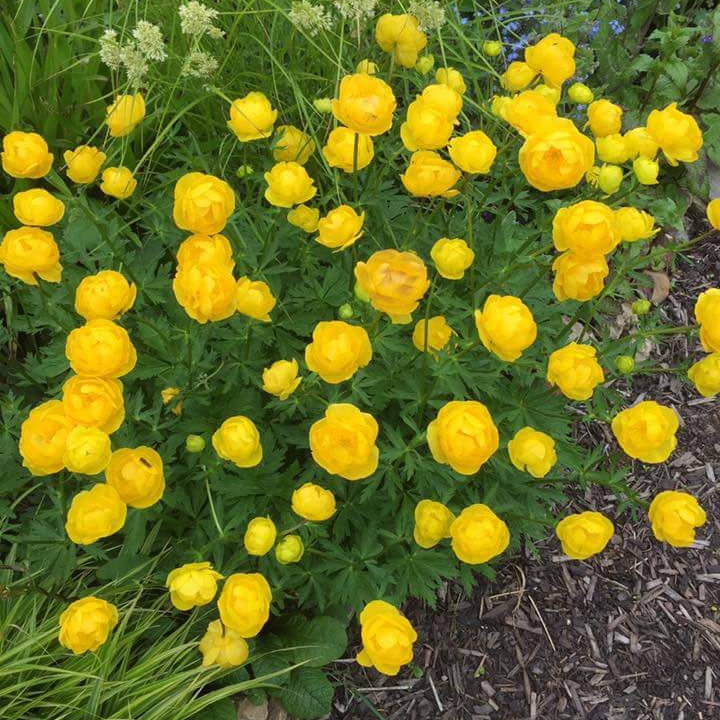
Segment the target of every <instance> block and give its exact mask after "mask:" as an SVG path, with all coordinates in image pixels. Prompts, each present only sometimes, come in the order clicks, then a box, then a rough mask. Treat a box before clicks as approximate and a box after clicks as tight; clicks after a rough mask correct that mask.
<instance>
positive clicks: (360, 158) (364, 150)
mask: <svg viewBox="0 0 720 720" xmlns="http://www.w3.org/2000/svg"><path fill="white" fill-rule="evenodd" d="M322 154H323V156H324V157H325V159H326V160H327V162H328V165H329V166H330V167H336V168H340V169H341V170H343V171H344V172H348V173H351V172H355V171H356V170H362V169H363V168H366V167H367V166H368V165H369V164H370V163H371V162H372V159H373V157H374V156H375V148H374V146H373V139H372V138H371V137H370V136H369V135H361V134H360V133H356V132H355V131H354V130H350V129H349V128H346V127H337V128H335V129H334V130H333V131H332V132H331V133H330V134H329V135H328V139H327V143H326V144H325V146H324V147H323V149H322ZM311 232H312V231H311Z"/></svg>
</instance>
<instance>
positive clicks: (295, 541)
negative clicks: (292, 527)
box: [275, 535, 305, 565]
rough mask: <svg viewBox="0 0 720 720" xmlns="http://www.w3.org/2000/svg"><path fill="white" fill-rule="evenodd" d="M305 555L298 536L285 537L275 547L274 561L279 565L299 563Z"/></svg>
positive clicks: (303, 546)
mask: <svg viewBox="0 0 720 720" xmlns="http://www.w3.org/2000/svg"><path fill="white" fill-rule="evenodd" d="M304 554H305V545H304V543H303V541H302V538H301V537H300V536H299V535H285V537H283V538H282V540H280V542H279V543H278V544H277V545H276V546H275V559H276V560H277V561H278V562H279V563H280V564H281V565H290V564H291V563H296V562H300V560H302V556H303V555H304Z"/></svg>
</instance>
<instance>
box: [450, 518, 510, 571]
mask: <svg viewBox="0 0 720 720" xmlns="http://www.w3.org/2000/svg"><path fill="white" fill-rule="evenodd" d="M450 536H451V537H452V549H453V552H454V553H455V555H457V557H458V559H459V560H461V561H462V562H464V563H468V564H469V565H479V564H480V563H486V562H488V560H492V559H493V558H494V557H497V556H498V555H501V554H502V553H503V552H505V550H506V549H507V546H508V545H509V544H510V530H508V526H507V525H506V524H505V523H504V522H503V521H502V520H501V519H500V518H499V517H498V516H497V515H496V514H495V513H494V512H493V511H492V510H491V509H490V508H489V507H488V506H487V505H482V504H476V505H470V506H469V507H466V508H465V509H464V510H463V511H462V512H461V513H460V515H458V517H457V518H456V519H455V521H454V522H453V524H452V525H451V526H450Z"/></svg>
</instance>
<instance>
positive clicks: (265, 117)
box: [228, 91, 277, 142]
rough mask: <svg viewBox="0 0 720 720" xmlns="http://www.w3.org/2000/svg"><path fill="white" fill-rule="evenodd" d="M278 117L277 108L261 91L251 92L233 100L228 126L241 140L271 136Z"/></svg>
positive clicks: (248, 140)
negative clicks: (274, 107)
mask: <svg viewBox="0 0 720 720" xmlns="http://www.w3.org/2000/svg"><path fill="white" fill-rule="evenodd" d="M276 119H277V110H274V109H273V106H272V105H271V104H270V101H269V100H268V99H267V97H265V95H264V94H263V93H261V92H257V91H255V92H249V93H248V94H247V95H245V97H242V98H238V99H237V100H233V103H232V105H231V106H230V120H229V121H228V127H229V128H230V129H231V130H232V131H233V132H234V133H235V135H236V136H237V139H238V140H240V142H250V141H251V140H260V139H261V138H266V137H270V135H271V134H272V131H273V126H274V125H275V120H276Z"/></svg>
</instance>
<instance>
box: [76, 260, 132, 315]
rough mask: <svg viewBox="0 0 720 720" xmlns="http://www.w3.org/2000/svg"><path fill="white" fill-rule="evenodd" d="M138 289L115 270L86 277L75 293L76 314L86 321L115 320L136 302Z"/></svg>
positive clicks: (102, 271)
mask: <svg viewBox="0 0 720 720" xmlns="http://www.w3.org/2000/svg"><path fill="white" fill-rule="evenodd" d="M136 296H137V288H136V287H135V283H129V282H128V281H127V280H126V279H125V277H124V276H123V275H122V274H121V273H119V272H116V271H115V270H101V271H100V272H99V273H96V274H95V275H88V276H87V277H84V278H83V279H82V280H81V281H80V284H79V285H78V286H77V290H76V291H75V312H76V313H78V315H82V317H84V318H85V319H86V320H98V319H105V320H115V319H116V318H118V317H119V316H120V315H122V314H123V313H125V312H127V311H128V310H129V309H130V308H131V307H132V306H133V303H134V302H135V297H136Z"/></svg>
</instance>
